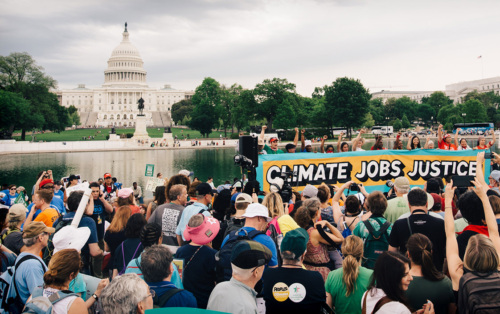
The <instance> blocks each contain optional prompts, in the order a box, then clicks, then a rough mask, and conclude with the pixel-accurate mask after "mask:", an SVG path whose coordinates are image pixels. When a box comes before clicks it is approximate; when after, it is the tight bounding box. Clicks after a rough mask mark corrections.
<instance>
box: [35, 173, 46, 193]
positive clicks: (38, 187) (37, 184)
mask: <svg viewBox="0 0 500 314" xmlns="http://www.w3.org/2000/svg"><path fill="white" fill-rule="evenodd" d="M46 174H47V171H44V172H43V173H42V175H41V176H40V177H39V178H38V180H36V183H35V191H34V192H33V193H36V192H37V191H38V190H39V189H40V182H42V179H43V177H44V176H45V175H46Z"/></svg>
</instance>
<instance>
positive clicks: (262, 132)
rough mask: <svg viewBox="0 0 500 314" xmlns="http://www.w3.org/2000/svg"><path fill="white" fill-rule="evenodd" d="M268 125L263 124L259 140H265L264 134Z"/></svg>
mask: <svg viewBox="0 0 500 314" xmlns="http://www.w3.org/2000/svg"><path fill="white" fill-rule="evenodd" d="M266 129H267V125H263V126H262V129H261V131H260V134H259V140H261V141H264V135H265V134H266Z"/></svg>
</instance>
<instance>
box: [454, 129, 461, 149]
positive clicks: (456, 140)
mask: <svg viewBox="0 0 500 314" xmlns="http://www.w3.org/2000/svg"><path fill="white" fill-rule="evenodd" d="M461 130H462V129H461V128H458V129H457V131H456V132H455V146H456V147H458V132H460V131H461Z"/></svg>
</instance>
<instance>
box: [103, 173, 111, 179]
mask: <svg viewBox="0 0 500 314" xmlns="http://www.w3.org/2000/svg"><path fill="white" fill-rule="evenodd" d="M111 177H112V176H111V173H105V174H104V179H107V178H111Z"/></svg>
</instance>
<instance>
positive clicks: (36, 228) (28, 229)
mask: <svg viewBox="0 0 500 314" xmlns="http://www.w3.org/2000/svg"><path fill="white" fill-rule="evenodd" d="M55 231H56V229H54V228H49V227H47V226H46V225H45V224H44V223H43V222H41V221H33V222H30V223H29V224H28V225H26V226H24V229H23V238H24V239H28V238H34V237H36V236H37V235H40V234H41V233H42V232H47V233H54V232H55Z"/></svg>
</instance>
